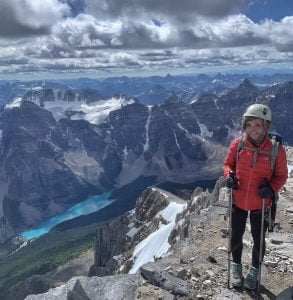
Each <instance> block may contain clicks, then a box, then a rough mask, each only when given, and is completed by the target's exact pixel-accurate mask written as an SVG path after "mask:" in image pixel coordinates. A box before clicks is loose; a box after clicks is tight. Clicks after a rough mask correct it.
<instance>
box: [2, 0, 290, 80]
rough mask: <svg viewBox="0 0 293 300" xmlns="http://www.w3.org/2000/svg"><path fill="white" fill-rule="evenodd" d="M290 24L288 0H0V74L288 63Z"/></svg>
mask: <svg viewBox="0 0 293 300" xmlns="http://www.w3.org/2000/svg"><path fill="white" fill-rule="evenodd" d="M292 27H293V0H1V2H0V79H5V78H18V79H20V78H23V79H25V78H35V77H36V78H37V77H44V78H50V77H51V78H57V77H59V78H61V77H62V78H65V77H81V76H82V77H87V76H91V77H92V76H116V75H118V76H120V75H124V74H125V75H147V74H149V75H151V74H162V75H163V74H166V73H167V72H169V73H171V74H172V73H174V74H176V73H185V72H209V71H221V70H229V69H246V70H249V69H255V68H263V67H270V68H286V69H291V68H293V63H292V62H293V30H292ZM292 71H293V69H292Z"/></svg>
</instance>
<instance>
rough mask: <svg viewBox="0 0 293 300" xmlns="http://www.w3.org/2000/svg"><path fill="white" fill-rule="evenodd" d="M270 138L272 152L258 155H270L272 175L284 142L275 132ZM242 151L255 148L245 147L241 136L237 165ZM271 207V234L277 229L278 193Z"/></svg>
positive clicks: (268, 219) (268, 218)
mask: <svg viewBox="0 0 293 300" xmlns="http://www.w3.org/2000/svg"><path fill="white" fill-rule="evenodd" d="M268 136H269V138H270V139H271V148H270V151H269V152H268V151H266V150H260V151H258V153H264V154H270V158H271V173H272V174H273V172H274V168H275V163H276V159H277V156H278V147H279V144H280V145H282V143H283V140H282V136H281V135H280V134H278V133H277V132H275V131H270V132H269V133H268ZM242 149H247V150H253V151H255V148H251V147H245V146H244V140H243V136H241V138H240V140H239V143H238V146H237V155H236V164H237V161H238V156H239V153H240V151H241V150H242ZM256 155H257V152H256V151H255V152H254V163H255V162H256ZM271 200H272V201H271V206H270V208H269V211H268V214H267V218H266V220H267V222H268V223H269V227H268V231H269V232H273V231H274V227H275V218H276V212H277V201H278V200H279V195H278V193H275V194H274V195H273V196H272V198H271Z"/></svg>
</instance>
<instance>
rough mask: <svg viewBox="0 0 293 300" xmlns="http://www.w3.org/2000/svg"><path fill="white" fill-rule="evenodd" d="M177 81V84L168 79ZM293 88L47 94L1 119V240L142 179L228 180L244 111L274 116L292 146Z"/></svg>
mask: <svg viewBox="0 0 293 300" xmlns="http://www.w3.org/2000/svg"><path fill="white" fill-rule="evenodd" d="M167 79H168V78H167ZM292 96H293V82H286V83H284V84H279V85H274V86H272V87H269V88H267V89H264V90H260V89H258V88H257V87H256V86H254V85H253V84H252V83H251V82H250V81H249V80H247V79H245V80H244V81H243V82H242V83H241V84H240V85H239V86H238V87H237V88H235V89H229V90H226V92H221V93H219V94H211V93H209V94H204V95H202V96H199V97H195V98H193V99H192V101H191V102H190V103H186V102H185V101H182V100H181V99H179V98H178V97H176V96H171V97H170V98H168V99H166V101H165V102H163V103H161V104H155V105H152V106H148V105H145V104H143V103H140V102H139V101H138V100H137V99H135V98H130V97H126V96H123V95H121V94H119V95H116V96H115V97H111V98H108V99H103V100H102V99H100V98H99V96H98V95H97V94H95V93H93V92H92V90H88V89H85V90H79V92H77V91H74V90H71V91H70V92H69V91H64V90H63V89H60V88H43V89H41V90H32V91H28V92H27V93H26V94H24V95H23V97H16V98H13V99H12V100H11V102H10V103H8V104H6V105H5V106H3V107H2V109H1V111H0V129H1V144H0V162H1V164H0V166H1V167H0V186H1V194H0V196H1V197H0V207H1V209H0V241H2V242H3V241H5V240H6V239H8V238H9V237H11V236H14V235H15V234H17V233H18V232H20V231H23V230H25V229H27V228H30V227H32V226H34V225H36V224H37V223H39V222H40V221H41V220H43V219H44V218H46V217H49V216H52V215H54V214H57V213H60V212H62V211H63V210H64V209H66V208H68V207H70V206H72V205H73V204H74V203H76V202H79V201H81V200H82V199H84V198H86V197H87V196H89V195H93V194H97V193H101V192H104V191H113V190H115V189H117V188H120V187H123V186H125V185H127V184H129V183H131V182H133V181H135V180H137V179H139V178H143V177H152V176H155V182H157V183H158V182H165V181H169V182H175V183H191V182H194V181H196V180H202V179H213V178H217V177H218V176H219V175H220V174H221V168H222V167H221V166H222V161H223V157H224V155H225V152H226V146H227V145H228V143H229V141H230V140H231V138H233V137H234V136H235V135H237V134H238V133H239V124H240V123H239V122H240V118H241V116H242V114H243V112H244V110H245V108H246V107H247V106H248V105H250V104H252V103H255V102H261V103H266V104H268V105H269V106H270V107H272V109H273V116H275V117H274V119H273V125H274V127H275V129H276V130H277V131H278V132H279V133H280V134H281V135H282V136H283V139H284V142H285V143H288V144H292V142H293V135H292V132H293V131H292V129H293V128H292V126H293V122H292V115H291V114H290V111H291V110H292V105H293V104H292V101H291V99H292Z"/></svg>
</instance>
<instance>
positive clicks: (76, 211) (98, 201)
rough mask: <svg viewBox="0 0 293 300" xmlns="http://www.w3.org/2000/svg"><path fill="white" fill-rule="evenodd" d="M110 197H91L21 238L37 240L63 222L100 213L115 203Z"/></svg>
mask: <svg viewBox="0 0 293 300" xmlns="http://www.w3.org/2000/svg"><path fill="white" fill-rule="evenodd" d="M110 195H111V194H110V193H104V194H101V195H96V196H92V197H89V198H88V199H86V200H85V201H82V202H79V203H78V204H76V205H74V206H72V207H70V208H69V209H67V210H66V211H64V212H63V213H61V214H59V215H55V216H53V217H50V218H47V219H45V220H44V221H42V222H41V223H40V224H39V225H38V226H36V227H35V228H33V229H31V230H28V231H24V232H22V233H20V236H22V237H24V238H26V239H33V238H37V237H40V236H41V235H43V234H45V233H47V232H48V231H49V230H50V229H51V228H53V227H54V226H56V225H57V224H59V223H61V222H63V221H66V220H70V219H72V218H76V217H78V216H81V215H88V214H90V213H92V212H95V211H98V210H100V209H102V208H103V207H105V206H107V205H109V204H110V203H112V202H114V200H113V199H111V200H110V199H109V197H110Z"/></svg>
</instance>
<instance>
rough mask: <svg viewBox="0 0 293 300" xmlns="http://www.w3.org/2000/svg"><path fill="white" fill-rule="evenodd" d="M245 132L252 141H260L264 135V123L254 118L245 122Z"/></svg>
mask: <svg viewBox="0 0 293 300" xmlns="http://www.w3.org/2000/svg"><path fill="white" fill-rule="evenodd" d="M245 132H246V133H247V134H248V135H249V137H250V138H252V139H253V140H254V141H256V142H258V141H260V140H261V139H262V138H263V136H264V135H265V128H264V122H263V120H262V119H259V118H255V119H253V120H249V121H247V122H246V126H245Z"/></svg>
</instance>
